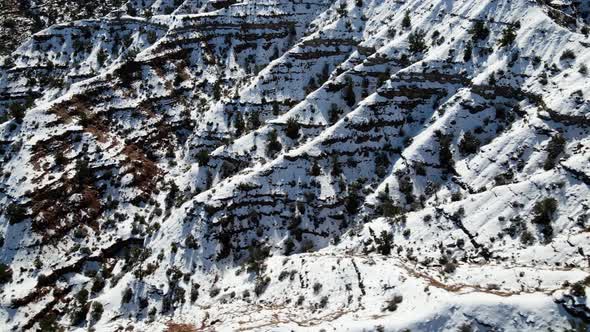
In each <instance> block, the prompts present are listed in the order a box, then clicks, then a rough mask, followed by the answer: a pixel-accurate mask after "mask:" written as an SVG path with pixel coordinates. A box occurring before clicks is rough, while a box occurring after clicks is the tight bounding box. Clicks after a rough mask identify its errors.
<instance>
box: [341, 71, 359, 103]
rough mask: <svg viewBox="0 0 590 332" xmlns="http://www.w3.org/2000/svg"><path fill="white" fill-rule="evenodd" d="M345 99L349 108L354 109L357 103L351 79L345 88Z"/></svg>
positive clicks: (348, 79) (347, 81)
mask: <svg viewBox="0 0 590 332" xmlns="http://www.w3.org/2000/svg"><path fill="white" fill-rule="evenodd" d="M343 97H344V100H345V101H346V105H348V107H352V106H354V104H355V103H356V95H355V94H354V84H353V82H352V79H351V78H350V77H349V78H347V79H346V86H345V87H344V91H343Z"/></svg>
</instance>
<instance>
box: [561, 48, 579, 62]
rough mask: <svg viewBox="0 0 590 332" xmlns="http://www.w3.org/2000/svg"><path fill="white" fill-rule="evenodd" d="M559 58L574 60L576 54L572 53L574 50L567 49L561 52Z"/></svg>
mask: <svg viewBox="0 0 590 332" xmlns="http://www.w3.org/2000/svg"><path fill="white" fill-rule="evenodd" d="M559 59H560V60H561V61H567V60H575V59H576V54H575V53H574V51H572V50H570V49H567V50H565V51H563V53H561V57H560V58H559Z"/></svg>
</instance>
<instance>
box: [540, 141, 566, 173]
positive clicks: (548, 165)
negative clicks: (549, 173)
mask: <svg viewBox="0 0 590 332" xmlns="http://www.w3.org/2000/svg"><path fill="white" fill-rule="evenodd" d="M564 149H565V138H563V136H562V135H561V134H557V135H555V136H553V137H552V138H551V140H550V141H549V143H548V144H547V159H545V163H544V164H543V168H544V169H545V170H550V169H553V168H554V167H555V164H556V162H557V157H559V155H560V154H561V153H563V151H564Z"/></svg>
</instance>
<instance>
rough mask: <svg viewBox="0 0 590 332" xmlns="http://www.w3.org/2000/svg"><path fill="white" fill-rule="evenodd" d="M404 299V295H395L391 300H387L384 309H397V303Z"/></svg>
mask: <svg viewBox="0 0 590 332" xmlns="http://www.w3.org/2000/svg"><path fill="white" fill-rule="evenodd" d="M403 299H404V298H403V296H401V295H395V296H394V297H393V298H392V299H391V300H389V301H386V302H385V308H383V311H391V312H393V311H396V310H397V305H398V304H400V303H402V301H403Z"/></svg>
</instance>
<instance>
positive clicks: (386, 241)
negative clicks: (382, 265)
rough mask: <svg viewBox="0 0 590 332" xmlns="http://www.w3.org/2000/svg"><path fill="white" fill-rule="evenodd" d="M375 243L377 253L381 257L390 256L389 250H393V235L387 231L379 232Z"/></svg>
mask: <svg viewBox="0 0 590 332" xmlns="http://www.w3.org/2000/svg"><path fill="white" fill-rule="evenodd" d="M375 243H377V252H379V253H380V254H381V255H384V256H388V255H389V254H391V249H392V248H393V234H391V233H389V232H387V231H381V236H380V237H377V238H375Z"/></svg>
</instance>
